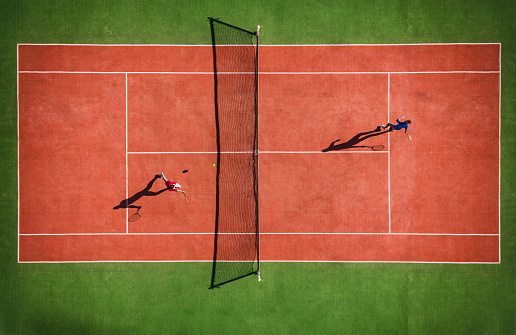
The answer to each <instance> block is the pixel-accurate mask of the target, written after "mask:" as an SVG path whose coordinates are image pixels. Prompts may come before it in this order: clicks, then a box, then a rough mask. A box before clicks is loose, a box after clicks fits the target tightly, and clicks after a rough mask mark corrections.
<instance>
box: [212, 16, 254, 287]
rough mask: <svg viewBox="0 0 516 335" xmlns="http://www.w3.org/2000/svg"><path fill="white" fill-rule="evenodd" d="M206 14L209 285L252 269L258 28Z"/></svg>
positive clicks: (227, 279) (233, 278)
mask: <svg viewBox="0 0 516 335" xmlns="http://www.w3.org/2000/svg"><path fill="white" fill-rule="evenodd" d="M209 19H210V26H211V33H212V45H213V66H214V81H215V120H216V128H217V184H216V189H217V200H216V201H217V205H216V219H215V241H214V256H213V268H212V279H211V287H212V288H214V287H217V286H220V285H222V284H225V283H228V282H231V281H233V280H236V279H239V278H242V277H245V276H248V275H250V274H258V275H259V270H260V263H259V225H258V223H259V219H258V214H259V211H258V122H257V120H258V35H259V34H258V32H250V31H247V30H244V29H241V28H238V27H235V26H232V25H229V24H227V23H224V22H221V21H219V20H217V19H214V18H209Z"/></svg>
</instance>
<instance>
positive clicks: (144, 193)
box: [113, 175, 167, 211]
mask: <svg viewBox="0 0 516 335" xmlns="http://www.w3.org/2000/svg"><path fill="white" fill-rule="evenodd" d="M159 178H161V176H160V175H155V176H154V178H152V180H151V181H150V182H149V183H148V184H147V186H146V187H145V188H144V189H143V190H141V191H140V192H137V193H135V194H134V195H132V196H131V197H129V198H127V199H124V200H122V201H120V203H119V204H118V205H116V206H115V207H113V209H120V208H137V209H138V211H139V210H140V208H141V206H137V205H134V203H135V202H136V201H138V200H140V199H141V198H143V197H155V196H157V195H159V194H161V193H163V192H165V191H166V190H167V188H166V187H165V188H164V189H162V190H159V191H157V192H153V191H151V190H150V189H151V188H152V185H154V182H155V181H156V180H157V179H159Z"/></svg>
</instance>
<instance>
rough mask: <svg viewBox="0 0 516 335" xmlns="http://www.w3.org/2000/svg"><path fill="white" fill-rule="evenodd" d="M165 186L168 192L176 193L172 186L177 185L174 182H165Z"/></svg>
mask: <svg viewBox="0 0 516 335" xmlns="http://www.w3.org/2000/svg"><path fill="white" fill-rule="evenodd" d="M165 184H166V185H167V188H168V190H169V191H174V192H177V191H178V189H177V188H174V185H175V184H177V183H176V182H175V181H172V180H167V182H166V183H165Z"/></svg>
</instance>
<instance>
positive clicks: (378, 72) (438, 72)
mask: <svg viewBox="0 0 516 335" xmlns="http://www.w3.org/2000/svg"><path fill="white" fill-rule="evenodd" d="M19 73H42V74H44V73H56V74H74V73H75V74H126V73H131V74H174V75H193V74H200V75H213V74H214V73H215V72H213V71H205V72H204V71H191V72H176V71H161V72H158V71H19ZM389 73H394V74H455V73H458V74H460V73H479V74H489V73H500V71H314V72H308V71H307V72H259V75H345V74H351V75H360V74H389ZM224 74H255V73H254V72H217V75H224Z"/></svg>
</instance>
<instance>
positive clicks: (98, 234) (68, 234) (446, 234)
mask: <svg viewBox="0 0 516 335" xmlns="http://www.w3.org/2000/svg"><path fill="white" fill-rule="evenodd" d="M140 235H141V236H167V235H215V233H214V232H210V233H202V232H201V233H56V234H52V233H37V234H20V236H140ZM218 235H256V233H255V232H254V233H218ZM260 235H336V236H339V235H350V236H360V235H369V236H384V235H393V236H499V235H500V234H470V233H465V234H456V233H390V232H389V233H294V232H290V233H260Z"/></svg>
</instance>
